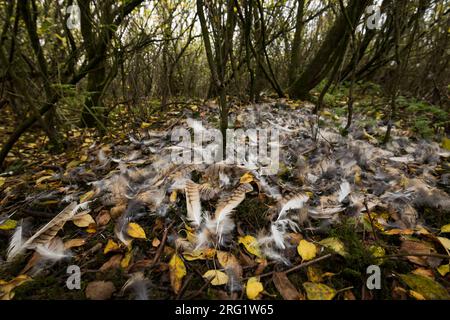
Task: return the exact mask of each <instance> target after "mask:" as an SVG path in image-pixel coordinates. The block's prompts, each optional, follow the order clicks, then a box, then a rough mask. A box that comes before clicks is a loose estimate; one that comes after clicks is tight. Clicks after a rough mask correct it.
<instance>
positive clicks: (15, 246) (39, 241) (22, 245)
mask: <svg viewBox="0 0 450 320" xmlns="http://www.w3.org/2000/svg"><path fill="white" fill-rule="evenodd" d="M88 205H89V202H85V203H82V204H79V205H77V203H76V202H72V203H71V204H69V205H68V206H67V207H66V208H64V209H63V210H62V211H61V212H60V213H59V214H57V215H56V216H55V217H54V218H53V219H52V220H50V222H48V223H47V224H46V225H44V226H43V227H42V228H40V229H39V230H38V231H37V232H36V233H35V234H34V235H33V236H31V237H30V238H29V239H28V240H26V241H25V242H23V240H22V239H23V238H22V229H19V231H16V233H15V234H14V235H13V237H12V240H11V243H10V246H9V249H8V255H7V261H9V262H10V261H12V260H13V259H14V258H15V257H17V256H18V255H20V254H21V253H23V252H24V251H25V250H27V249H36V247H37V246H39V245H46V244H48V243H49V242H50V241H51V240H52V239H53V238H54V237H55V236H56V234H57V233H58V231H59V230H61V229H62V227H63V226H64V224H65V223H66V222H67V221H69V220H70V219H72V218H73V217H74V216H75V215H76V214H77V213H78V212H80V211H83V210H86V208H87V206H88Z"/></svg>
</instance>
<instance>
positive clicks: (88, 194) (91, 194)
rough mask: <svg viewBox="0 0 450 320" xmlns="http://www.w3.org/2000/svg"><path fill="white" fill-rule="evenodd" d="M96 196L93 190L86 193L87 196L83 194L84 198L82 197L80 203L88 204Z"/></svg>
mask: <svg viewBox="0 0 450 320" xmlns="http://www.w3.org/2000/svg"><path fill="white" fill-rule="evenodd" d="M94 195H95V191H94V190H91V191H89V192H86V193H85V194H83V195H82V196H80V203H83V202H86V201H88V200H90V199H92V197H93V196H94Z"/></svg>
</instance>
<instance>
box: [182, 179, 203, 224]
mask: <svg viewBox="0 0 450 320" xmlns="http://www.w3.org/2000/svg"><path fill="white" fill-rule="evenodd" d="M184 191H185V194H186V206H187V217H188V220H189V221H190V223H191V225H192V226H194V227H199V226H200V224H201V223H202V206H201V203H200V190H199V186H198V184H196V183H194V182H192V181H191V180H188V181H187V182H186V187H185V189H184Z"/></svg>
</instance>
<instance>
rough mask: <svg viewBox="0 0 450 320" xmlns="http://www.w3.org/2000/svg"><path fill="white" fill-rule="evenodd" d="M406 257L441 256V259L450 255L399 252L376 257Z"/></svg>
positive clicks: (448, 257) (449, 257)
mask: <svg viewBox="0 0 450 320" xmlns="http://www.w3.org/2000/svg"><path fill="white" fill-rule="evenodd" d="M405 257H433V258H441V259H449V260H450V256H448V255H445V254H439V253H398V254H390V255H387V256H382V257H377V258H376V259H389V258H405Z"/></svg>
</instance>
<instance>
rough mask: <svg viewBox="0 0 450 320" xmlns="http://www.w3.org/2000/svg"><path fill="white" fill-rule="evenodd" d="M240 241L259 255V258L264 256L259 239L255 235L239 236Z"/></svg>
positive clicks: (251, 251) (254, 253) (248, 249)
mask: <svg viewBox="0 0 450 320" xmlns="http://www.w3.org/2000/svg"><path fill="white" fill-rule="evenodd" d="M238 241H239V243H241V244H242V245H244V247H245V249H246V250H247V251H248V252H249V253H251V254H253V255H255V256H257V257H258V258H262V254H261V250H260V249H259V244H258V241H257V240H256V238H255V237H253V236H245V237H239V240H238Z"/></svg>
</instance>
